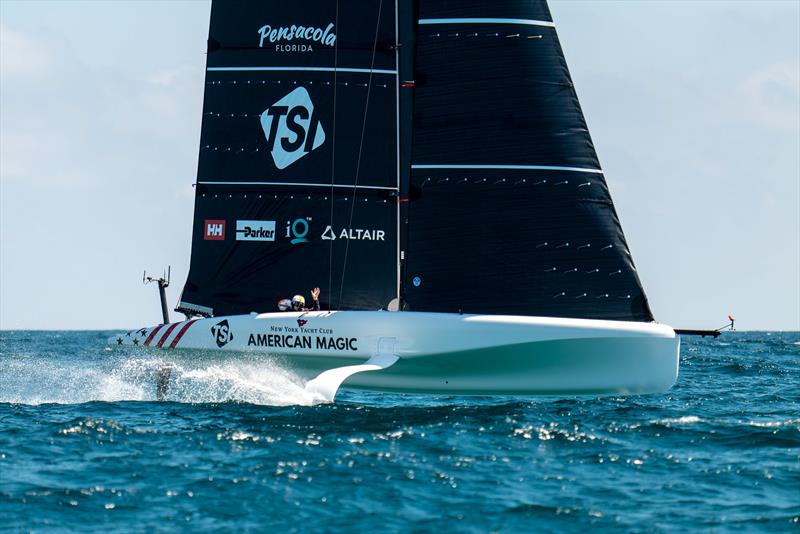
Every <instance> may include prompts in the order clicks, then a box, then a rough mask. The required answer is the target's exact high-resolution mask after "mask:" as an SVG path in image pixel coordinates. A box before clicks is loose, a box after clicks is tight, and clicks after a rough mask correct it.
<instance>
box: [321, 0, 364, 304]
mask: <svg viewBox="0 0 800 534" xmlns="http://www.w3.org/2000/svg"><path fill="white" fill-rule="evenodd" d="M334 27H335V28H338V27H339V0H336V14H335V15H334ZM338 66H339V40H338V39H336V40H335V41H334V43H333V134H332V139H331V147H332V148H331V214H330V215H331V217H330V219H329V220H330V224H331V228H333V193H334V179H335V173H336V88H337V87H338V84H337V83H336V73H337V72H338V69H337V67H338ZM369 76H370V80H371V79H372V72H370V75H369ZM327 290H328V311H331V306H332V305H333V299H332V298H331V295H332V292H333V240H331V242H330V243H329V246H328V288H327ZM340 295H341V293H340ZM341 300H342V299H341V296H340V297H339V303H338V304H339V307H340V308H341Z"/></svg>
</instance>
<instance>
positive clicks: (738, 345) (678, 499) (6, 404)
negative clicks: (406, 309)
mask: <svg viewBox="0 0 800 534" xmlns="http://www.w3.org/2000/svg"><path fill="white" fill-rule="evenodd" d="M110 334H111V333H110V332H0V531H2V532H16V531H36V532H70V531H73V532H116V531H121V532H153V531H156V532H159V531H169V532H174V531H179V530H191V531H215V532H216V531H257V532H264V531H267V532H365V531H379V532H398V531H402V532H431V531H438V532H492V531H497V532H553V531H559V532H582V531H585V530H586V529H589V528H590V529H592V530H593V531H615V532H618V531H619V532H625V531H631V532H684V531H687V530H704V531H706V530H708V531H712V532H732V531H737V532H738V531H745V532H750V531H770V532H776V531H787V532H790V531H794V532H799V531H800V333H786V332H784V333H780V332H774V333H768V332H758V333H756V332H736V333H728V334H724V335H723V336H722V337H720V338H719V339H717V340H711V339H699V338H684V340H683V345H682V349H681V374H680V378H679V379H678V383H677V384H676V385H675V387H674V388H673V389H672V390H671V391H670V392H669V393H666V394H663V395H644V396H631V397H602V398H596V397H572V398H560V399H554V398H496V397H481V398H470V397H431V396H402V395H388V394H377V393H369V392H359V391H347V390H344V391H343V392H340V395H339V397H338V398H337V402H336V403H334V404H321V405H313V404H312V399H310V398H309V397H308V396H307V395H306V394H305V392H304V390H303V388H302V383H301V381H300V380H299V379H297V378H296V377H295V376H293V375H292V374H291V373H290V372H288V371H286V370H284V369H281V368H280V367H278V366H276V365H275V364H274V363H272V362H271V361H270V360H269V359H268V358H248V359H239V360H224V361H220V360H215V359H212V358H208V357H198V358H196V359H186V358H184V357H182V356H180V355H177V354H176V353H169V354H168V356H169V357H170V358H172V360H170V361H172V363H174V364H175V371H174V374H173V379H174V387H173V388H172V389H171V390H170V392H169V395H168V397H167V400H166V401H165V402H156V401H155V385H154V384H155V376H156V370H157V369H158V368H159V366H160V365H161V363H163V360H161V358H163V357H164V354H158V353H155V354H148V353H144V352H125V351H118V350H114V351H109V350H106V349H105V348H104V347H105V340H106V339H107V337H108V336H109V335H110Z"/></svg>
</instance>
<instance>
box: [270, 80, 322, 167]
mask: <svg viewBox="0 0 800 534" xmlns="http://www.w3.org/2000/svg"><path fill="white" fill-rule="evenodd" d="M261 128H262V129H263V130H264V135H265V136H266V137H267V146H268V147H269V150H270V153H271V154H272V160H273V161H274V162H275V166H276V167H278V168H279V169H285V168H286V167H288V166H289V165H291V164H292V163H294V162H295V161H297V160H298V159H300V158H302V157H303V156H305V155H306V154H308V153H309V152H311V151H312V150H314V149H315V148H319V147H320V146H322V143H324V142H325V130H323V129H322V124H320V121H319V117H318V116H317V115H315V114H314V104H312V103H311V97H310V96H309V95H308V91H306V89H305V87H298V88H297V89H295V90H294V91H292V92H291V93H289V94H288V95H286V96H284V97H283V98H281V99H280V100H278V101H277V102H275V103H274V104H272V105H271V106H270V107H268V108H267V109H266V110H265V111H264V113H262V114H261Z"/></svg>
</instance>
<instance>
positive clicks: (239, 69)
mask: <svg viewBox="0 0 800 534" xmlns="http://www.w3.org/2000/svg"><path fill="white" fill-rule="evenodd" d="M206 70H207V71H210V72H246V71H309V72H334V71H336V72H360V73H365V74H369V73H370V72H371V73H372V74H392V75H394V74H397V71H396V70H385V69H354V68H350V67H336V68H333V67H208V68H207V69H206Z"/></svg>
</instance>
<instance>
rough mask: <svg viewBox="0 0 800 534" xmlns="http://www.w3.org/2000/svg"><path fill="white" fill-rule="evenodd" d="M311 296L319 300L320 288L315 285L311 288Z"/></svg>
mask: <svg viewBox="0 0 800 534" xmlns="http://www.w3.org/2000/svg"><path fill="white" fill-rule="evenodd" d="M311 298H312V299H314V300H319V288H318V287H315V288H314V289H312V290H311Z"/></svg>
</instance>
